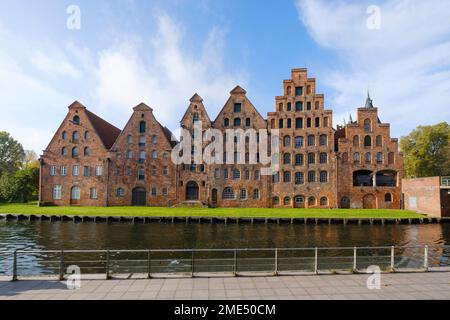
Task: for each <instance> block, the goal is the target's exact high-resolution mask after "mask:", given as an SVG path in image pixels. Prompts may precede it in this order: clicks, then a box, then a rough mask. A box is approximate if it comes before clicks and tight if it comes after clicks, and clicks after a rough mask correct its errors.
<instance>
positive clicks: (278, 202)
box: [272, 197, 280, 206]
mask: <svg viewBox="0 0 450 320" xmlns="http://www.w3.org/2000/svg"><path fill="white" fill-rule="evenodd" d="M272 203H273V205H275V206H277V205H279V204H280V198H278V197H273V198H272Z"/></svg>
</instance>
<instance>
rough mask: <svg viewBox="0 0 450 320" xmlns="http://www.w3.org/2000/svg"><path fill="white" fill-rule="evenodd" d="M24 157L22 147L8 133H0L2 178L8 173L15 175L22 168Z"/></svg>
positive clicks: (0, 169) (0, 172) (0, 171)
mask: <svg viewBox="0 0 450 320" xmlns="http://www.w3.org/2000/svg"><path fill="white" fill-rule="evenodd" d="M24 156H25V152H24V151H23V147H22V145H21V144H20V143H19V142H17V141H16V140H14V139H13V138H12V137H11V136H10V135H9V133H8V132H4V131H0V177H1V176H3V175H4V174H6V173H10V174H14V173H15V172H16V171H17V170H18V169H19V168H20V165H21V164H22V161H23V159H24Z"/></svg>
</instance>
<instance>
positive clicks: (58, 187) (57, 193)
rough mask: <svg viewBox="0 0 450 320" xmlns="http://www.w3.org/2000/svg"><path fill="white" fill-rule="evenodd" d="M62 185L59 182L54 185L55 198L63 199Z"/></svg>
mask: <svg viewBox="0 0 450 320" xmlns="http://www.w3.org/2000/svg"><path fill="white" fill-rule="evenodd" d="M61 195H62V187H61V185H59V184H57V185H54V186H53V200H61Z"/></svg>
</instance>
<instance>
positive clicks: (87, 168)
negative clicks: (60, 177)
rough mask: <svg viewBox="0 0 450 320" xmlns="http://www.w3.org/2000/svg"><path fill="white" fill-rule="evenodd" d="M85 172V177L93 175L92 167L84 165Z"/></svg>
mask: <svg viewBox="0 0 450 320" xmlns="http://www.w3.org/2000/svg"><path fill="white" fill-rule="evenodd" d="M83 174H84V176H85V177H90V176H91V167H89V166H84V167H83Z"/></svg>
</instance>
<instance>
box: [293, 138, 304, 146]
mask: <svg viewBox="0 0 450 320" xmlns="http://www.w3.org/2000/svg"><path fill="white" fill-rule="evenodd" d="M295 147H296V148H302V147H303V137H300V136H299V137H295Z"/></svg>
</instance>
